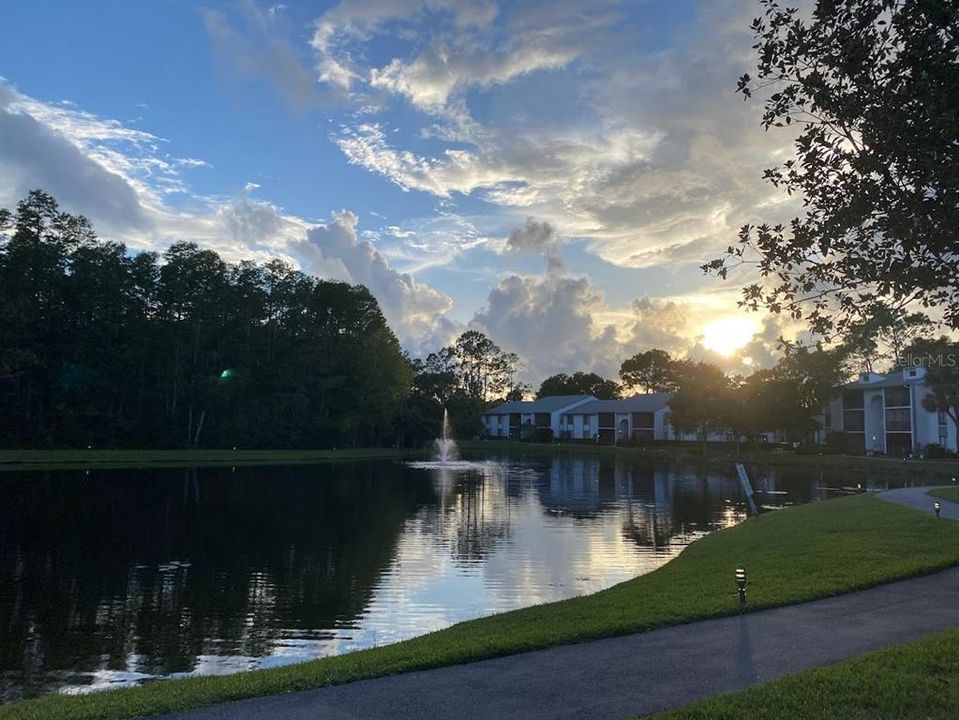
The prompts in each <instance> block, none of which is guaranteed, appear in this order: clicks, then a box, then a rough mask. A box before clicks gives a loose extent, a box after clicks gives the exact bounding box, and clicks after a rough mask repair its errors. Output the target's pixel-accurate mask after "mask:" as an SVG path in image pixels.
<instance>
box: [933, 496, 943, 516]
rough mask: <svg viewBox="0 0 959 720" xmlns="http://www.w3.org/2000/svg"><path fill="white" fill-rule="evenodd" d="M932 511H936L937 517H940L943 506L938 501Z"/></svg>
mask: <svg viewBox="0 0 959 720" xmlns="http://www.w3.org/2000/svg"><path fill="white" fill-rule="evenodd" d="M932 509H933V510H935V511H936V517H939V511H940V510H942V504H940V502H939V501H938V500H936V501H935V502H934V503H933V504H932Z"/></svg>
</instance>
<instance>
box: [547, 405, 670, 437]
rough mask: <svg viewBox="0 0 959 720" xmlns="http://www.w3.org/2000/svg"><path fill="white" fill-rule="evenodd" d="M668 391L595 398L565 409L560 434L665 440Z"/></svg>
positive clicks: (566, 435) (565, 435)
mask: <svg viewBox="0 0 959 720" xmlns="http://www.w3.org/2000/svg"><path fill="white" fill-rule="evenodd" d="M668 403H669V395H666V394H665V393H650V394H648V395H633V396H632V397H628V398H623V399H621V400H596V399H595V398H594V399H591V400H590V401H589V402H586V403H582V404H580V405H576V406H575V407H572V408H570V409H567V410H565V411H564V412H563V413H562V416H561V417H560V424H559V434H558V436H557V437H560V438H565V439H569V440H595V441H597V442H599V443H603V444H606V445H615V444H619V443H623V442H642V441H644V440H662V439H665V438H666V435H667V432H668V424H669V423H668V415H669V412H668Z"/></svg>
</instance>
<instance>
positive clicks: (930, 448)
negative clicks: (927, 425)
mask: <svg viewBox="0 0 959 720" xmlns="http://www.w3.org/2000/svg"><path fill="white" fill-rule="evenodd" d="M922 454H923V455H924V456H925V457H926V459H927V460H948V459H950V458H954V457H956V454H955V453H954V452H952V451H951V450H949V449H948V448H944V447H943V446H942V445H940V444H939V443H929V444H928V445H926V446H925V447H924V448H923V449H922Z"/></svg>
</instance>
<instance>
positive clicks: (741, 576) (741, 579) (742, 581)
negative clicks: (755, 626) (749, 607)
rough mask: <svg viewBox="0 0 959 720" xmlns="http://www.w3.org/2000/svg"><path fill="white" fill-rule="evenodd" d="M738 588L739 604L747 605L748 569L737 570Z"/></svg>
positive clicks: (739, 568)
mask: <svg viewBox="0 0 959 720" xmlns="http://www.w3.org/2000/svg"><path fill="white" fill-rule="evenodd" d="M736 588H737V589H738V590H739V604H740V605H745V604H746V568H744V567H742V566H740V567H738V568H736Z"/></svg>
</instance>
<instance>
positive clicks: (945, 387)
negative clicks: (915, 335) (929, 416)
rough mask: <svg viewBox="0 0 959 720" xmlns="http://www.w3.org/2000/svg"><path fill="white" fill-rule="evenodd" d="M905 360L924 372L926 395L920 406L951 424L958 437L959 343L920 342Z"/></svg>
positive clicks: (943, 339) (910, 348) (944, 340)
mask: <svg viewBox="0 0 959 720" xmlns="http://www.w3.org/2000/svg"><path fill="white" fill-rule="evenodd" d="M904 358H905V360H906V361H907V363H908V364H910V365H922V366H924V367H925V368H926V376H925V379H924V381H925V384H926V388H927V389H928V392H927V393H926V395H925V397H924V398H923V399H922V406H923V407H924V408H925V409H926V410H929V411H930V412H941V413H943V414H944V415H945V416H946V417H948V418H949V419H950V420H952V424H953V427H955V429H956V435H957V437H959V343H957V342H955V341H953V340H950V339H949V338H948V337H945V336H942V337H940V338H939V339H937V340H928V339H920V340H917V341H915V342H913V343H912V344H911V345H910V347H909V349H908V351H907V352H906V353H904Z"/></svg>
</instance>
